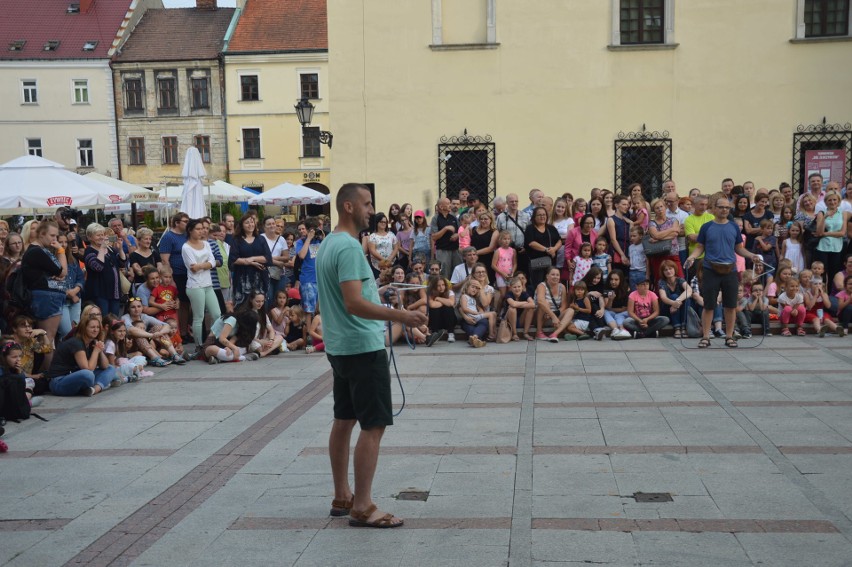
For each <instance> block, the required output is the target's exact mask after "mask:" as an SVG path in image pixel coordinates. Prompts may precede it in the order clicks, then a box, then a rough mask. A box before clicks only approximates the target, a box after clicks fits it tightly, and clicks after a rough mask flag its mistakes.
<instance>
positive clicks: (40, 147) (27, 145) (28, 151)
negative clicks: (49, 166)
mask: <svg viewBox="0 0 852 567" xmlns="http://www.w3.org/2000/svg"><path fill="white" fill-rule="evenodd" d="M32 140H38V147H37V148H35V147H31V146H30V141H32ZM34 149H35V150H37V151H38V152H40V153H37V154H34V153H32V150H34ZM24 152H25V153H26V155H30V156H39V157H44V142H42V138H24Z"/></svg>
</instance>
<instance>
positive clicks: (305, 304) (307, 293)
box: [299, 282, 317, 313]
mask: <svg viewBox="0 0 852 567" xmlns="http://www.w3.org/2000/svg"><path fill="white" fill-rule="evenodd" d="M299 293H301V294H302V309H304V310H305V313H316V312H317V284H316V283H314V282H301V283H300V284H299Z"/></svg>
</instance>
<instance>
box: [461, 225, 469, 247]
mask: <svg viewBox="0 0 852 567" xmlns="http://www.w3.org/2000/svg"><path fill="white" fill-rule="evenodd" d="M468 246H470V226H460V227H459V250H464V249H465V248H467V247H468Z"/></svg>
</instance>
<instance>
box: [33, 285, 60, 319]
mask: <svg viewBox="0 0 852 567" xmlns="http://www.w3.org/2000/svg"><path fill="white" fill-rule="evenodd" d="M32 294H33V301H32V303H31V304H30V312H31V313H32V315H33V317H34V318H35V319H36V321H44V320H45V319H50V318H51V317H56V316H57V315H61V314H62V307H63V306H64V305H65V294H64V293H62V292H61V291H47V290H45V289H34V290H32Z"/></svg>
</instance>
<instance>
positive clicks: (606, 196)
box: [601, 189, 615, 218]
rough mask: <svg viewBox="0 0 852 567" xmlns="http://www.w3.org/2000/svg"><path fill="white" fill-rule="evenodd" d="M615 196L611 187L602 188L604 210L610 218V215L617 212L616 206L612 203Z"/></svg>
mask: <svg viewBox="0 0 852 567" xmlns="http://www.w3.org/2000/svg"><path fill="white" fill-rule="evenodd" d="M613 197H614V195H613V194H612V191H610V190H609V189H602V190H601V199H603V204H604V210H605V211H606V216H607V218H609V217H611V216H612V215H614V214H615V208H614V207H613V204H612V201H613Z"/></svg>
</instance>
